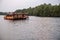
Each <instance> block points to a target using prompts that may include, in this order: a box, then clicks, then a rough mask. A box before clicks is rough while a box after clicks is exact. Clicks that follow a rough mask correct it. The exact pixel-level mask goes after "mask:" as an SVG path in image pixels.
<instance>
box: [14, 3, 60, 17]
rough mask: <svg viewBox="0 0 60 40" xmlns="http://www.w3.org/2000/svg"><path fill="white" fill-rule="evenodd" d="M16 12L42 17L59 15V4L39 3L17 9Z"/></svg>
mask: <svg viewBox="0 0 60 40" xmlns="http://www.w3.org/2000/svg"><path fill="white" fill-rule="evenodd" d="M15 12H16V13H19V12H26V13H28V15H31V16H42V17H60V4H59V5H51V4H46V3H44V4H41V5H38V6H36V7H34V8H31V7H29V8H27V9H22V10H20V9H18V10H16V11H15Z"/></svg>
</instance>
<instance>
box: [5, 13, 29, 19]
mask: <svg viewBox="0 0 60 40" xmlns="http://www.w3.org/2000/svg"><path fill="white" fill-rule="evenodd" d="M27 18H28V14H26V13H12V14H7V15H5V16H4V19H7V20H18V19H27Z"/></svg>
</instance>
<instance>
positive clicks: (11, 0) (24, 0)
mask: <svg viewBox="0 0 60 40" xmlns="http://www.w3.org/2000/svg"><path fill="white" fill-rule="evenodd" d="M43 3H47V4H48V3H51V4H53V5H56V4H59V3H60V0H0V12H1V11H2V12H9V11H15V10H16V9H23V8H28V7H34V6H37V5H40V4H43Z"/></svg>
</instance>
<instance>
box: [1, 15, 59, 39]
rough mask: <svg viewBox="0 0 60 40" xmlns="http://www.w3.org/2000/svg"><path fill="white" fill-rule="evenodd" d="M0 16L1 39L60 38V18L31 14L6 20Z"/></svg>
mask: <svg viewBox="0 0 60 40" xmlns="http://www.w3.org/2000/svg"><path fill="white" fill-rule="evenodd" d="M3 17H4V16H0V40H60V18H57V17H35V16H29V19H26V20H14V21H13V20H4V18H3Z"/></svg>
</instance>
